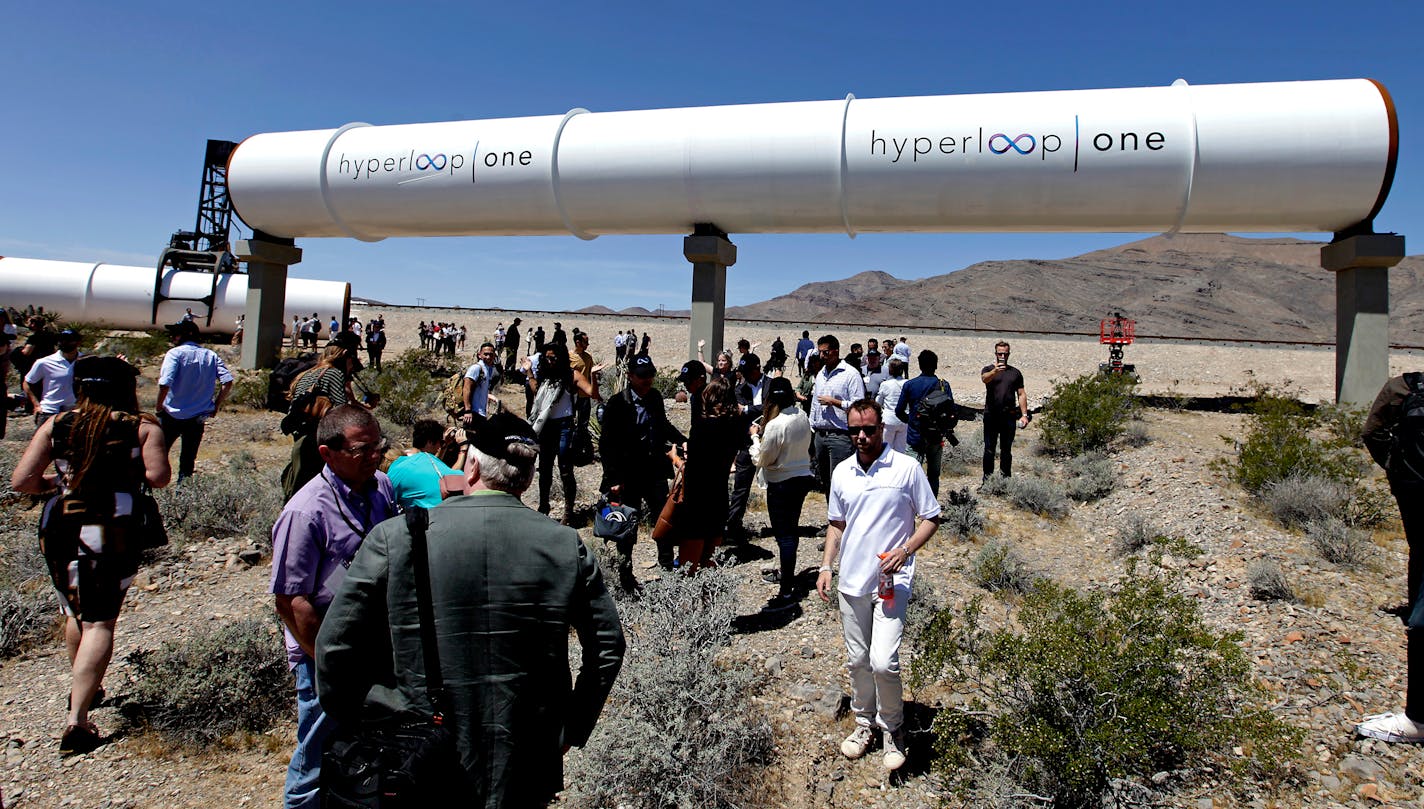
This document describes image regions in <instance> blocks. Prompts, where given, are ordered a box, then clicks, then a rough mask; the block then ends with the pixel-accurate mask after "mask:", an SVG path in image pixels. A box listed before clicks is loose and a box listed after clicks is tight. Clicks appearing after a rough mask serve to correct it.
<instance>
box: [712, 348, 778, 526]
mask: <svg viewBox="0 0 1424 809" xmlns="http://www.w3.org/2000/svg"><path fill="white" fill-rule="evenodd" d="M737 372H738V373H739V374H741V377H742V381H741V382H739V383H738V384H737V388H736V394H737V407H738V408H739V409H740V410H741V411H742V416H743V417H744V418H745V419H746V421H747V424H751V422H753V421H756V420H757V419H759V418H761V414H762V406H763V404H764V403H765V402H766V395H767V390H768V389H769V387H770V385H771V377H769V376H767V375H766V374H763V373H762V372H761V358H760V357H758V356H757V355H755V354H751V353H748V354H743V355H742V358H741V360H739V361H738V362H737ZM743 438H744V439H745V441H744V443H743V444H742V449H741V451H740V452H738V453H737V460H736V463H735V465H734V466H733V469H734V470H735V471H733V473H732V496H731V499H730V500H729V501H728V505H729V508H728V511H727V528H726V531H725V532H723V533H724V536H726V538H727V541H728V542H746V541H747V529H746V526H744V525H742V518H743V517H745V516H746V515H747V498H749V497H750V496H751V491H752V480H753V479H754V478H755V477H756V465H754V464H753V463H752V456H751V451H750V450H751V446H752V442H751V436H750V434H745V433H744V434H743Z"/></svg>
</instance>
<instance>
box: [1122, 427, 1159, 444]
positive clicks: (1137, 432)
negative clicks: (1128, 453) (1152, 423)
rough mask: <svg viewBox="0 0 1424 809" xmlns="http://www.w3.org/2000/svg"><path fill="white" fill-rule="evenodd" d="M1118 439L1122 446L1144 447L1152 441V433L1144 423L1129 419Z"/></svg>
mask: <svg viewBox="0 0 1424 809" xmlns="http://www.w3.org/2000/svg"><path fill="white" fill-rule="evenodd" d="M1119 440H1120V441H1121V442H1122V444H1123V445H1124V446H1128V447H1145V446H1147V445H1148V444H1151V443H1152V433H1151V432H1150V431H1148V429H1147V425H1146V424H1143V423H1142V422H1140V421H1130V422H1128V423H1127V426H1126V427H1123V428H1122V437H1121V438H1120V439H1119Z"/></svg>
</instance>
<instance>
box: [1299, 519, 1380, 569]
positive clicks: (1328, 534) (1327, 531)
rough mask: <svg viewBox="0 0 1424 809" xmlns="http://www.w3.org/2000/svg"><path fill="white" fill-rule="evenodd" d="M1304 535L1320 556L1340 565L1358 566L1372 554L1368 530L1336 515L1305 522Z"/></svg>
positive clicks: (1372, 546)
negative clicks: (1353, 525) (1355, 526)
mask: <svg viewBox="0 0 1424 809" xmlns="http://www.w3.org/2000/svg"><path fill="white" fill-rule="evenodd" d="M1305 535H1306V538H1308V539H1309V540H1310V544H1311V547H1313V548H1315V552H1316V553H1318V554H1320V558H1322V559H1324V560H1325V561H1327V562H1330V563H1331V564H1335V565H1339V566H1340V567H1347V568H1348V567H1359V566H1360V565H1362V564H1364V563H1365V562H1367V561H1369V559H1370V557H1371V556H1373V555H1374V543H1373V542H1371V541H1370V534H1369V532H1368V531H1363V530H1361V529H1359V528H1354V527H1352V526H1351V525H1350V524H1349V523H1347V522H1345V521H1344V520H1342V519H1339V518H1338V517H1326V518H1325V519H1323V520H1316V521H1313V522H1309V523H1306V525H1305Z"/></svg>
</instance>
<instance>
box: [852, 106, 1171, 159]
mask: <svg viewBox="0 0 1424 809" xmlns="http://www.w3.org/2000/svg"><path fill="white" fill-rule="evenodd" d="M1064 123H1065V124H1068V125H1066V126H1060V127H1057V130H1058V131H1056V132H1054V131H1048V132H1044V131H1040V132H1038V133H1037V134H1035V133H1033V132H1023V131H1018V132H1015V131H1014V130H1013V129H1000V128H999V127H997V126H996V127H992V128H986V127H982V126H979V127H964V128H962V129H955V130H946V131H942V132H912V133H906V134H904V135H903V136H900V135H896V134H894V133H891V132H886V133H884V134H881V133H880V132H878V131H877V130H875V129H872V130H870V154H871V156H873V157H884V158H887V159H888V161H889V162H890V163H900V162H902V161H903V162H905V163H910V164H915V163H924V162H933V161H937V160H938V161H943V160H947V159H963V158H967V157H972V156H975V155H984V156H985V157H986V158H988V159H1000V158H1002V159H1004V160H1019V159H1023V158H1029V159H1032V160H1034V161H1035V162H1040V163H1050V164H1054V165H1061V166H1063V167H1065V168H1066V167H1068V166H1069V165H1070V164H1071V166H1072V170H1073V171H1075V172H1076V171H1078V167H1079V159H1080V156H1081V155H1084V154H1088V155H1092V154H1109V153H1116V154H1132V153H1150V152H1159V151H1161V150H1163V149H1165V148H1166V147H1167V136H1166V135H1165V134H1164V133H1162V132H1161V131H1158V130H1155V129H1153V130H1151V131H1148V130H1146V129H1143V130H1138V129H1135V128H1128V129H1112V130H1106V129H1096V128H1089V129H1086V131H1085V128H1084V127H1083V125H1082V121H1081V120H1080V118H1079V116H1077V115H1074V116H1073V119H1072V121H1071V123H1070V122H1067V121H1065V122H1064ZM1070 126H1071V128H1070ZM991 133H992V134H991Z"/></svg>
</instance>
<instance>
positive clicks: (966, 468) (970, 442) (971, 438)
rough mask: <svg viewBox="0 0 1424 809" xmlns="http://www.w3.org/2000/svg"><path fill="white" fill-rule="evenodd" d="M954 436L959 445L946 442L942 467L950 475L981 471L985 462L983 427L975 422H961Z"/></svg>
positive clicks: (941, 461) (941, 462)
mask: <svg viewBox="0 0 1424 809" xmlns="http://www.w3.org/2000/svg"><path fill="white" fill-rule="evenodd" d="M954 435H955V437H956V438H958V439H959V443H958V444H957V445H955V444H950V443H949V442H947V441H946V442H945V444H944V455H943V456H942V458H941V460H940V465H941V467H942V468H943V469H944V471H945V472H947V473H949V474H954V473H968V472H977V471H979V470H980V469H981V468H982V465H983V462H984V429H983V427H982V426H981V425H979V424H978V423H975V422H960V423H959V426H958V428H956V429H955V431H954Z"/></svg>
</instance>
